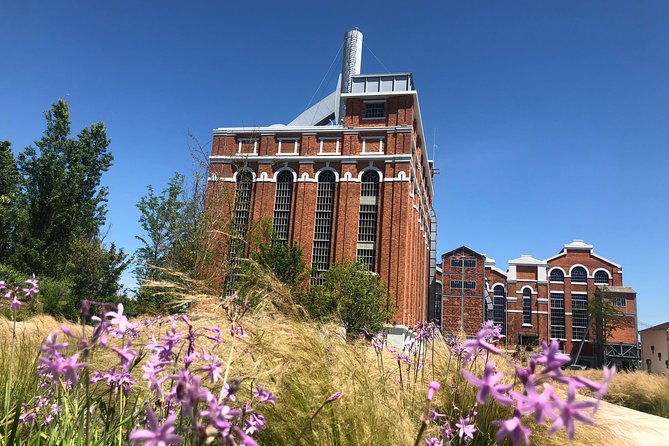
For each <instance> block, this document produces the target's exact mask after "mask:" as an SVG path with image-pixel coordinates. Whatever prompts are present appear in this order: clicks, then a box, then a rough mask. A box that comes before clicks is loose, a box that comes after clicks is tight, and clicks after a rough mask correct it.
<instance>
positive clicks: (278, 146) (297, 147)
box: [276, 137, 300, 155]
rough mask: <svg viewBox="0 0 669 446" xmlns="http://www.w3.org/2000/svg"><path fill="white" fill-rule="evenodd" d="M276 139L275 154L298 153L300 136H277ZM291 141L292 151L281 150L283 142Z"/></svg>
mask: <svg viewBox="0 0 669 446" xmlns="http://www.w3.org/2000/svg"><path fill="white" fill-rule="evenodd" d="M277 141H278V142H279V143H278V145H277V148H276V154H277V155H299V154H300V149H299V146H300V138H297V137H295V138H277ZM289 141H292V142H293V143H294V145H293V151H292V152H282V151H281V147H282V143H283V142H289Z"/></svg>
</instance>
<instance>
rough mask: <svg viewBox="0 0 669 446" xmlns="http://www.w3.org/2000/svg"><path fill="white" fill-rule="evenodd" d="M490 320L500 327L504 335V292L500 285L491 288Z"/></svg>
mask: <svg viewBox="0 0 669 446" xmlns="http://www.w3.org/2000/svg"><path fill="white" fill-rule="evenodd" d="M492 320H493V322H495V323H496V324H497V325H500V326H501V327H502V334H506V292H505V291H504V287H503V286H502V285H496V286H495V288H493V300H492Z"/></svg>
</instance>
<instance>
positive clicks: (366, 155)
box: [209, 75, 433, 326]
mask: <svg viewBox="0 0 669 446" xmlns="http://www.w3.org/2000/svg"><path fill="white" fill-rule="evenodd" d="M405 76H406V75H405ZM360 77H361V78H362V77H363V76H360ZM363 80H364V79H363ZM393 93H394V94H391V95H383V94H379V93H376V94H371V95H370V93H360V94H358V95H356V94H353V93H349V94H348V97H346V98H345V99H344V101H345V110H346V112H345V115H344V117H343V120H342V125H312V126H291V125H288V126H284V125H281V126H270V127H262V128H253V129H251V128H222V129H215V130H214V138H213V143H212V156H211V158H210V159H211V168H210V178H209V180H210V189H212V190H213V188H212V186H211V185H212V184H216V185H217V186H218V187H217V188H216V194H224V195H226V196H232V197H234V194H235V187H236V184H237V176H238V174H239V173H240V172H241V171H244V170H245V171H249V172H251V174H252V175H253V190H252V198H251V202H250V206H251V211H250V216H251V217H250V219H251V221H257V220H259V219H262V218H269V219H273V217H274V211H275V204H276V194H277V177H278V174H279V173H280V172H282V171H284V170H288V171H290V172H291V174H292V176H293V178H294V181H293V183H292V185H291V186H290V187H291V204H290V206H291V207H290V216H289V230H288V237H287V240H286V243H288V244H295V245H297V246H299V247H300V248H301V249H302V252H303V255H304V260H305V262H306V264H307V265H312V263H314V262H315V259H314V258H313V256H312V253H313V252H314V231H315V229H314V228H315V225H316V224H317V221H316V211H317V195H318V188H319V182H318V181H319V176H320V175H321V174H322V173H323V172H326V171H331V172H334V175H335V178H336V180H335V183H334V203H333V207H332V213H331V218H332V224H331V237H330V245H329V246H330V253H329V262H330V265H332V264H334V263H337V262H341V261H343V260H344V259H356V257H357V256H358V253H359V250H361V249H362V250H365V249H368V250H369V249H373V250H374V255H373V262H372V263H373V268H372V270H373V271H374V272H375V273H377V274H378V275H379V276H380V278H381V280H382V281H383V283H384V284H385V285H386V286H387V288H388V291H389V296H390V298H391V301H392V302H393V303H394V305H395V306H396V308H397V311H396V313H395V315H394V317H393V318H392V320H391V321H389V322H392V323H397V324H404V325H409V326H411V325H413V324H414V323H415V322H416V321H419V320H425V319H426V318H427V301H428V284H429V283H430V278H429V277H428V276H429V256H430V251H429V247H430V237H431V235H430V218H429V215H430V211H431V209H432V194H433V192H432V175H433V172H432V165H431V164H430V163H429V161H428V159H427V152H426V149H425V147H424V146H423V143H422V141H423V137H422V124H421V122H420V119H419V118H418V117H419V116H420V113H419V112H418V110H417V96H416V92H415V91H414V90H413V89H408V90H407V91H406V93H405V94H401V92H393ZM398 93H400V94H398ZM371 100H373V102H375V103H383V108H384V117H383V118H378V119H366V118H365V107H366V104H367V102H368V101H371ZM370 170H371V171H373V172H374V173H375V175H376V178H377V180H378V192H377V194H376V198H375V199H371V200H372V201H370V198H369V197H364V198H361V187H362V182H361V178H362V175H363V173H365V172H368V171H370ZM226 203H227V204H226V205H225V206H226V209H225V212H226V215H227V216H228V218H229V219H230V218H232V217H233V214H234V209H233V207H234V200H228V201H227V202H226ZM370 203H372V204H375V205H376V233H375V237H374V238H375V241H374V242H363V241H361V240H360V239H359V238H360V236H359V225H360V218H361V217H360V215H361V213H360V210H361V204H362V205H367V204H370ZM370 262H371V261H370ZM370 264H371V263H370Z"/></svg>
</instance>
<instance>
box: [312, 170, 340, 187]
mask: <svg viewBox="0 0 669 446" xmlns="http://www.w3.org/2000/svg"><path fill="white" fill-rule="evenodd" d="M326 170H331V171H332V172H334V174H335V183H338V182H339V172H337V171H336V170H335V169H333V168H332V167H329V166H325V167H323V168H321V169H319V170H318V172H316V182H317V183H318V176H319V175H320V174H321V172H325V171H326Z"/></svg>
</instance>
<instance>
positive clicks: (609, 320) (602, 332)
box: [588, 286, 626, 367]
mask: <svg viewBox="0 0 669 446" xmlns="http://www.w3.org/2000/svg"><path fill="white" fill-rule="evenodd" d="M588 314H589V317H590V326H591V329H593V331H594V333H593V336H592V338H594V339H593V340H594V346H595V355H596V357H597V362H598V364H597V366H598V367H599V366H603V365H604V360H605V352H606V343H607V341H608V340H609V339H611V337H612V336H613V332H614V331H616V330H617V329H619V328H621V327H622V326H623V325H624V324H625V319H626V318H625V313H623V312H621V311H620V310H618V309H617V308H616V307H614V306H613V303H612V302H611V300H610V299H608V298H607V297H606V287H599V286H598V287H596V288H595V294H594V297H593V299H592V300H591V301H590V302H588Z"/></svg>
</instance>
